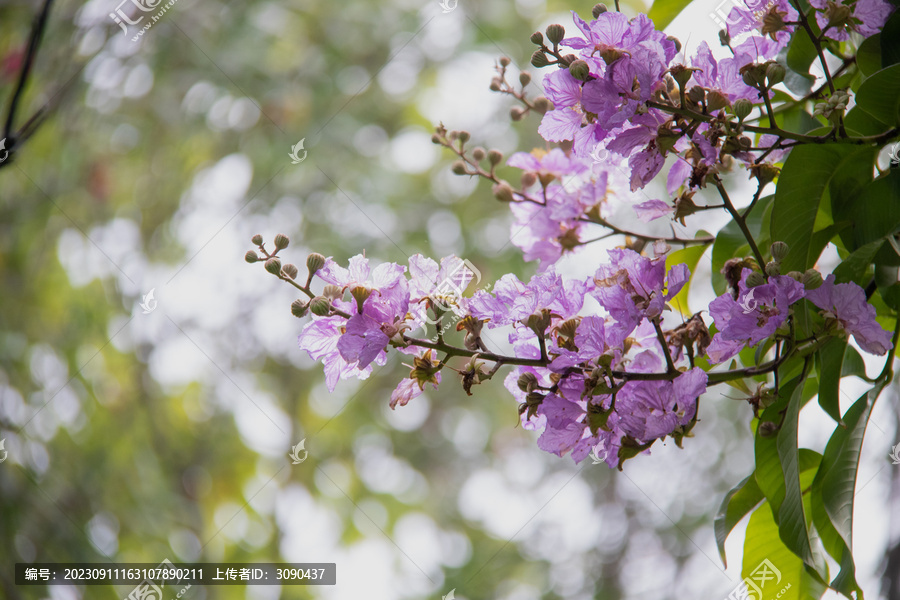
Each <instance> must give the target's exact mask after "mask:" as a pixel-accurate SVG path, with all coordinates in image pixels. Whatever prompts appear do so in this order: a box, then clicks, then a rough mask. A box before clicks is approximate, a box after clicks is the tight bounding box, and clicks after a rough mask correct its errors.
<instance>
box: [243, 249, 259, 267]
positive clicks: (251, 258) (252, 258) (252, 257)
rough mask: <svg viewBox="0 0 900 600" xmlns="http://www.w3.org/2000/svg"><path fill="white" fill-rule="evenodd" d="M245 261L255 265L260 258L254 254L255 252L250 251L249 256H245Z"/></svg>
mask: <svg viewBox="0 0 900 600" xmlns="http://www.w3.org/2000/svg"><path fill="white" fill-rule="evenodd" d="M244 260H246V261H247V262H248V263H250V264H253V263H255V262H256V261H258V260H259V256H257V254H256V252H254V251H253V250H248V251H247V254H245V255H244Z"/></svg>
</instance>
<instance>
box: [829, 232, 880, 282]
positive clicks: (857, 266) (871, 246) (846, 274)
mask: <svg viewBox="0 0 900 600" xmlns="http://www.w3.org/2000/svg"><path fill="white" fill-rule="evenodd" d="M882 245H884V238H881V239H878V240H875V241H874V242H869V243H868V244H866V245H864V246H863V247H861V248H858V249H856V250H855V251H854V252H853V253H851V254H850V256H848V257H847V258H845V259H844V260H843V261H842V262H841V264H839V265H838V266H837V268H835V270H834V279H835V281H836V282H837V283H847V282H850V281H852V282H854V283H856V284H857V285H859V284H862V282H863V278H864V277H865V276H866V271H867V270H868V268H869V265H871V264H872V260H873V259H874V258H875V254H877V253H878V250H879V249H880V248H881V246H882Z"/></svg>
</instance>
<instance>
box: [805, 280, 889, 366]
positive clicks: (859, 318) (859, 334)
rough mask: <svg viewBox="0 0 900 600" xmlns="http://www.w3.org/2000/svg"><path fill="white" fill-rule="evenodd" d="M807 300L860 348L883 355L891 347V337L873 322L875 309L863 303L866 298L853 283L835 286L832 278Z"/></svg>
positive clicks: (810, 294)
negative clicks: (839, 327)
mask: <svg viewBox="0 0 900 600" xmlns="http://www.w3.org/2000/svg"><path fill="white" fill-rule="evenodd" d="M806 298H807V299H808V300H809V301H810V302H812V303H813V304H815V305H816V306H818V307H819V308H821V309H822V310H823V311H825V316H826V317H827V318H832V319H836V320H837V321H838V322H839V323H840V325H841V327H842V328H843V329H844V331H846V332H847V333H848V334H853V339H855V340H856V343H857V344H859V347H860V348H862V349H863V350H865V351H866V352H869V353H871V354H884V353H886V352H887V351H888V350H890V349H891V348H893V347H894V345H893V343H892V342H891V334H890V333H889V332H887V331H885V330H884V329H883V328H882V327H881V325H879V324H878V321H876V320H875V307H874V306H872V305H871V304H869V303H868V302H866V294H865V292H864V291H863V289H862V288H861V287H859V286H858V285H856V284H855V283H838V284H835V283H834V275H829V276H828V277H826V278H825V282H824V283H823V284H822V285H821V286H819V287H818V288H816V289H814V290H810V291H808V292H806Z"/></svg>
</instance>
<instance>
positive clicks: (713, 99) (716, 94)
mask: <svg viewBox="0 0 900 600" xmlns="http://www.w3.org/2000/svg"><path fill="white" fill-rule="evenodd" d="M726 106H728V98H727V97H726V96H725V95H724V94H723V93H722V92H720V91H719V90H710V92H709V93H708V94H706V108H708V109H709V111H710V112H715V111H717V110H721V109H723V108H725V107H726Z"/></svg>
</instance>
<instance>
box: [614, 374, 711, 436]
mask: <svg viewBox="0 0 900 600" xmlns="http://www.w3.org/2000/svg"><path fill="white" fill-rule="evenodd" d="M706 382H707V376H706V372H704V371H703V369H701V368H699V367H695V368H693V369H691V370H690V371H687V372H686V373H683V374H681V375H679V376H678V377H676V378H675V379H674V380H673V381H629V382H628V383H626V384H625V386H624V387H623V388H622V389H621V390H620V391H619V393H618V394H617V396H616V413H618V415H619V422H618V425H619V427H620V428H621V429H622V431H624V432H625V433H627V434H628V435H630V436H631V437H633V438H635V439H637V440H639V441H641V442H644V443H646V442H649V441H651V440H655V439H657V438H662V437H665V436H666V435H669V434H671V433H672V432H673V431H675V429H676V428H677V427H679V426H683V425H687V424H688V423H690V422H691V419H693V418H694V415H695V414H696V412H697V397H698V396H700V394H702V393H703V392H704V391H706Z"/></svg>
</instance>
